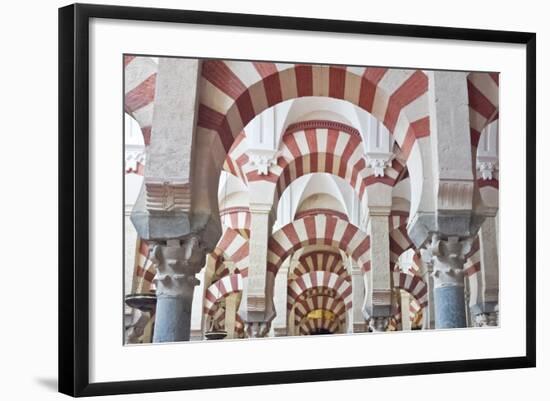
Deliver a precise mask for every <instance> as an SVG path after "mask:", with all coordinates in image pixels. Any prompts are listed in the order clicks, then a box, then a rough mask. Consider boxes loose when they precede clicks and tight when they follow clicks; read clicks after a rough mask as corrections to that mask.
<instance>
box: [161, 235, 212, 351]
mask: <svg viewBox="0 0 550 401" xmlns="http://www.w3.org/2000/svg"><path fill="white" fill-rule="evenodd" d="M152 254H153V258H154V259H155V263H157V266H158V267H157V274H156V276H155V278H154V281H155V283H156V285H157V308H156V315H155V331H154V335H153V342H155V343H161V342H173V341H189V337H190V331H191V306H192V303H193V292H194V289H195V286H196V285H198V284H199V280H198V279H197V278H195V274H196V273H198V272H199V271H200V270H201V268H202V266H204V263H205V256H206V252H205V250H204V249H203V248H202V247H201V246H200V242H199V239H198V237H196V236H191V237H189V238H186V239H182V240H168V241H166V244H158V245H156V246H155V248H154V249H153V251H152Z"/></svg>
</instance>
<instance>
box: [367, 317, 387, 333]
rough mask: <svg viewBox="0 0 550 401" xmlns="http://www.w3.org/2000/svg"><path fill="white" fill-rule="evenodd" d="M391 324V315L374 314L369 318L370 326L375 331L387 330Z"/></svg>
mask: <svg viewBox="0 0 550 401" xmlns="http://www.w3.org/2000/svg"><path fill="white" fill-rule="evenodd" d="M389 325H390V317H389V316H373V317H371V318H370V319H369V328H370V329H371V331H374V332H383V331H387V330H388V326H389Z"/></svg>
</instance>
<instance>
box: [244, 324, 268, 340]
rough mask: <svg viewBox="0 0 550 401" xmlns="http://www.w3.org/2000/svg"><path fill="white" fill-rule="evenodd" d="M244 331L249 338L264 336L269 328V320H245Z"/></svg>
mask: <svg viewBox="0 0 550 401" xmlns="http://www.w3.org/2000/svg"><path fill="white" fill-rule="evenodd" d="M245 327H246V333H247V335H248V337H250V338H262V337H266V336H267V334H268V333H269V330H270V329H271V322H264V321H247V322H245Z"/></svg>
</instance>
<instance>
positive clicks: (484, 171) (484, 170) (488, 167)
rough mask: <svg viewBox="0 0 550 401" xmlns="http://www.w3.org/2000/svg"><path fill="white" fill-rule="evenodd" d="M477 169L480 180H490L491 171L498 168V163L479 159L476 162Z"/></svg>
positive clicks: (491, 176)
mask: <svg viewBox="0 0 550 401" xmlns="http://www.w3.org/2000/svg"><path fill="white" fill-rule="evenodd" d="M477 170H478V171H479V175H480V176H481V179H482V180H485V181H487V180H492V179H493V173H494V172H495V171H497V170H498V165H497V163H495V162H492V161H479V160H478V162H477Z"/></svg>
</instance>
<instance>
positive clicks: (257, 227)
mask: <svg viewBox="0 0 550 401" xmlns="http://www.w3.org/2000/svg"><path fill="white" fill-rule="evenodd" d="M270 212H271V205H270V204H257V203H256V204H252V203H251V204H250V243H249V244H250V246H249V249H250V254H249V255H250V256H249V260H250V267H249V268H248V279H247V280H248V283H247V311H246V319H245V320H246V322H245V325H246V328H247V333H248V335H249V336H251V337H264V336H265V335H267V333H268V332H269V329H270V326H271V324H270V322H271V320H272V319H273V317H274V313H275V311H274V307H273V305H272V302H273V294H266V284H267V281H266V278H267V245H268V240H269V235H270V227H271V224H270ZM268 308H270V309H268Z"/></svg>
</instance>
